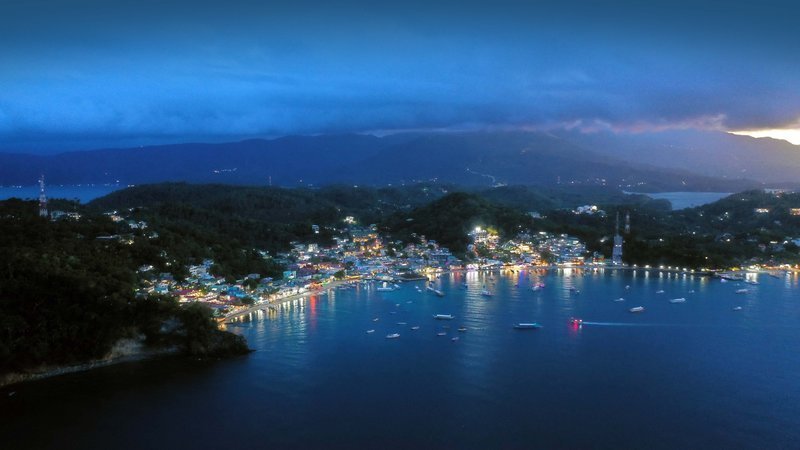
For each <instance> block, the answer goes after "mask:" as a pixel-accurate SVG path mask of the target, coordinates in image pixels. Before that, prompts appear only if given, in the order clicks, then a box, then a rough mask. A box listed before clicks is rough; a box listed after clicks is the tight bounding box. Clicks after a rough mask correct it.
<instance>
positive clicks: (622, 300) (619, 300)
mask: <svg viewBox="0 0 800 450" xmlns="http://www.w3.org/2000/svg"><path fill="white" fill-rule="evenodd" d="M614 301H615V302H624V301H625V299H624V298H622V297H620V298H615V299H614Z"/></svg>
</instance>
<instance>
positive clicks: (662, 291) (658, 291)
mask: <svg viewBox="0 0 800 450" xmlns="http://www.w3.org/2000/svg"><path fill="white" fill-rule="evenodd" d="M663 293H664V290H663V289H659V290H657V291H656V294H663Z"/></svg>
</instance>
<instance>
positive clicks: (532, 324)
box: [514, 322, 542, 330]
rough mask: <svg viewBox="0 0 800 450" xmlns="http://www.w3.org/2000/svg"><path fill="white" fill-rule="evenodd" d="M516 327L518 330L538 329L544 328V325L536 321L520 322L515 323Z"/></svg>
mask: <svg viewBox="0 0 800 450" xmlns="http://www.w3.org/2000/svg"><path fill="white" fill-rule="evenodd" d="M514 328H515V329H517V330H536V329H539V328H542V326H541V325H539V324H538V323H536V322H520V323H517V324H514Z"/></svg>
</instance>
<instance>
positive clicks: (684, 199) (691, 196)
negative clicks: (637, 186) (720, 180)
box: [644, 192, 731, 209]
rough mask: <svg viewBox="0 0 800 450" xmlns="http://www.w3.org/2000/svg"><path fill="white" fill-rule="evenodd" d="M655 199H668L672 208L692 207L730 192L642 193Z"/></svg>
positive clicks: (710, 201) (725, 195)
mask: <svg viewBox="0 0 800 450" xmlns="http://www.w3.org/2000/svg"><path fill="white" fill-rule="evenodd" d="M644 195H646V196H648V197H651V198H655V199H664V200H669V202H670V203H672V209H685V208H694V207H695V206H702V205H706V204H708V203H714V202H715V201H717V200H719V199H721V198H724V197H727V196H729V195H731V193H730V192H656V193H648V194H644Z"/></svg>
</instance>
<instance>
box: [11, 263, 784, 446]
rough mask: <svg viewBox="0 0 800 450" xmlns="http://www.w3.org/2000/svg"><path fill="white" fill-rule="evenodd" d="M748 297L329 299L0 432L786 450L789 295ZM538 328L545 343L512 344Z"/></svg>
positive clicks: (318, 442) (116, 373)
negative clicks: (241, 345)
mask: <svg viewBox="0 0 800 450" xmlns="http://www.w3.org/2000/svg"><path fill="white" fill-rule="evenodd" d="M464 282H466V284H467V288H466V289H465V288H464V287H463V286H462V284H463V283H464ZM758 282H759V284H758V285H745V284H743V283H741V284H740V283H735V282H731V283H724V284H722V283H720V282H719V281H718V280H710V279H708V278H704V277H697V276H692V275H687V274H675V273H666V272H658V271H654V272H645V271H636V272H622V271H610V270H608V271H592V270H581V269H570V270H563V271H549V272H543V271H531V270H525V271H519V272H505V273H503V274H500V273H494V274H491V275H490V274H487V273H476V272H471V273H458V274H450V275H443V276H442V277H441V278H439V279H437V280H436V283H437V286H439V287H441V289H442V290H443V291H444V292H445V293H446V296H445V297H443V298H440V297H437V296H435V295H433V294H431V293H428V292H425V291H424V285H423V284H422V283H406V284H403V285H402V287H401V288H400V289H399V290H396V291H393V292H377V291H376V290H375V289H374V287H373V288H370V287H368V286H359V287H357V288H354V289H347V290H333V291H329V292H328V294H327V295H321V296H309V297H307V298H304V299H301V300H297V301H294V302H288V303H284V304H281V305H278V306H276V309H275V310H274V311H272V310H269V311H266V312H258V313H255V314H253V315H252V316H251V317H250V318H249V319H248V320H247V321H243V322H241V323H237V324H234V325H232V326H231V327H230V329H231V331H233V332H236V333H239V334H242V335H244V336H246V338H247V339H248V342H249V344H250V345H251V347H253V348H255V349H256V352H255V353H253V354H251V355H249V356H248V357H246V358H239V359H234V360H224V361H219V362H216V363H213V364H212V363H204V364H203V365H202V366H196V365H194V364H195V363H192V364H193V365H192V366H191V370H189V369H188V368H185V367H184V364H185V363H180V364H179V363H171V364H174V366H170V365H169V364H164V363H158V364H156V363H152V364H149V365H148V364H147V363H142V364H140V365H136V366H129V368H128V369H124V368H122V367H121V366H120V367H117V368H109V369H108V370H106V369H102V370H99V371H95V372H88V373H86V374H80V375H75V376H71V377H63V378H60V379H53V380H50V381H47V382H44V383H39V384H36V385H29V386H30V387H21V388H20V389H19V391H20V392H19V393H18V394H17V395H16V396H15V397H12V398H14V399H15V401H17V402H22V404H23V405H24V407H23V408H19V407H17V408H16V409H8V408H7V406H8V405H7V404H0V411H2V410H3V408H4V407H6V411H15V414H14V415H11V414H9V415H8V417H7V416H5V415H4V416H3V417H2V418H3V419H4V420H3V422H2V423H3V425H0V426H12V427H14V428H15V429H17V430H20V431H19V432H20V433H26V432H27V433H30V434H35V433H33V430H32V428H33V427H34V426H36V427H39V426H44V427H48V428H52V429H54V430H56V431H55V432H56V435H59V433H61V434H62V435H63V434H64V433H66V432H67V431H66V430H82V431H81V433H82V434H78V435H77V436H72V435H71V439H70V440H64V439H60V440H55V441H53V442H60V443H64V442H66V443H67V445H66V447H68V448H69V447H72V448H107V447H108V446H109V443H113V446H114V447H117V448H143V447H148V448H157V447H159V443H161V444H164V445H163V446H164V447H166V446H168V445H167V444H170V443H178V442H180V443H181V444H182V445H184V446H187V445H188V446H191V447H195V448H219V447H220V446H226V447H234V448H237V447H241V448H251V447H253V446H260V444H263V445H264V446H271V447H277V448H309V447H312V448H323V447H324V448H328V447H331V446H334V447H342V448H345V447H347V448H353V447H370V448H408V447H423V448H428V447H442V448H453V447H461V448H498V447H504V448H514V447H518V448H531V447H542V448H564V447H567V448H586V447H598V446H599V447H616V448H630V447H637V448H655V447H662V448H675V447H682V448H690V447H691V448H699V447H717V448H723V447H725V448H732V447H739V448H742V447H744V448H747V447H749V448H765V447H773V448H774V447H780V446H783V447H797V446H796V445H793V444H795V443H797V442H798V441H797V440H798V439H800V419H798V417H800V386H798V383H797V382H796V381H795V378H794V376H792V375H791V374H796V373H800V356H798V352H796V351H795V349H796V342H798V339H800V327H798V326H797V325H798V321H800V305H798V302H797V298H798V291H797V289H798V279H797V276H796V275H795V274H790V275H786V276H784V277H782V278H772V277H768V276H766V275H761V276H759V277H758ZM538 283H544V284H545V287H544V288H543V289H540V290H538V291H533V290H532V287H533V286H534V285H536V284H538ZM415 285H418V286H420V287H421V288H422V292H417V290H416V289H415V288H414V286H415ZM484 285H486V287H487V289H489V290H491V291H492V292H493V293H494V296H492V297H485V296H482V295H481V289H482V288H483V286H484ZM626 286H630V288H629V289H626V288H625V287H626ZM743 287H747V288H748V289H749V290H750V291H749V292H748V293H747V294H736V293H735V291H736V290H737V289H740V288H743ZM570 288H574V290H570ZM659 290H664V293H662V294H659V293H657V291H659ZM577 291H580V292H579V293H578V292H577ZM619 297H624V298H625V301H624V302H614V299H616V298H619ZM677 297H684V298H686V299H687V301H686V302H685V303H680V304H671V303H669V301H668V300H669V299H671V298H677ZM409 302H411V303H409ZM637 305H642V306H644V307H645V308H646V310H645V312H643V313H640V314H631V313H629V312H628V309H629V308H631V307H633V306H637ZM734 306H742V307H743V309H742V310H741V311H736V312H734V311H733V310H732V308H733V307H734ZM433 314H453V315H454V316H455V319H454V320H452V321H436V320H433V318H432V315H433ZM570 317H580V318H582V319H584V321H585V322H584V325H583V326H581V327H577V326H572V325H570V324H569V323H568V321H569V318H570ZM373 318H379V321H378V322H373V320H372V319H373ZM533 321H536V322H539V323H541V324H542V325H543V328H541V329H539V330H528V331H519V330H514V329H513V328H512V325H513V324H514V323H517V322H533ZM398 322H404V323H405V325H400V324H398ZM414 325H419V326H420V329H419V330H416V331H413V330H411V327H412V326H414ZM460 326H465V327H466V328H467V331H466V332H463V333H461V332H458V331H457V329H458V327H460ZM368 329H375V330H376V331H375V333H372V334H367V333H366V330H368ZM439 330H446V332H447V336H445V337H439V336H437V335H436V332H437V331H439ZM394 332H397V333H400V335H401V337H400V338H399V339H386V337H385V336H386V335H387V334H389V333H394ZM452 337H458V338H459V340H458V341H456V342H453V341H451V338H452ZM130 367H134V368H135V369H136V370H132V369H131V368H130ZM145 380H149V381H145ZM120 385H124V386H125V391H124V395H120V394H115V395H112V393H115V392H118V389H119V386H120ZM0 398H4V397H3V396H0ZM6 398H7V397H6ZM4 401H8V400H4ZM54 404H64V405H67V404H68V405H70V406H69V407H70V409H72V410H75V411H73V413H72V414H64V411H63V408H62V409H59V408H54V407H53V406H52V405H54ZM188 405H191V407H189V406H188ZM153 408H156V409H157V412H152V410H153ZM48 411H53V412H52V413H49V412H48ZM131 411H151V412H150V414H147V413H144V412H142V413H141V414H134V413H131ZM34 417H35V418H34ZM166 418H169V419H166ZM164 420H169V421H171V422H167V423H172V424H176V425H175V426H169V427H167V426H164V425H162V422H161V421H164ZM97 423H114V424H117V425H116V426H114V427H107V428H102V427H100V428H98V427H97V426H95V425H96V424H97ZM186 429H192V430H193V433H191V435H189V436H187V433H185V432H184V431H183V430H186ZM59 430H61V431H59ZM109 430H113V432H112V431H109ZM141 430H157V431H158V436H159V439H160V440H156V441H153V440H152V439H149V438H148V437H146V436H144V435H142V432H141ZM230 430H234V432H230ZM15 435H16V434H15ZM34 441H35V442H41V441H36V440H34ZM10 442H11V447H10V448H16V447H21V446H22V445H16V446H15V445H14V443H17V444H19V443H20V442H21V441H13V440H12V441H10ZM26 443H27V444H29V445H26V446H30V444H31V441H28V442H26ZM256 443H258V445H257V444H256ZM332 443H335V444H332ZM176 445H177V444H176ZM40 446H46V445H40ZM34 447H35V445H34ZM51 447H52V448H55V447H54V446H51Z"/></svg>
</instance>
